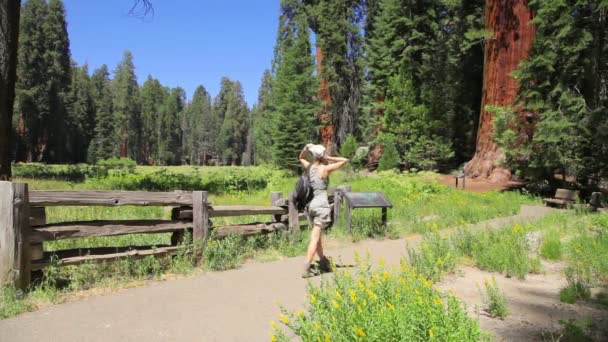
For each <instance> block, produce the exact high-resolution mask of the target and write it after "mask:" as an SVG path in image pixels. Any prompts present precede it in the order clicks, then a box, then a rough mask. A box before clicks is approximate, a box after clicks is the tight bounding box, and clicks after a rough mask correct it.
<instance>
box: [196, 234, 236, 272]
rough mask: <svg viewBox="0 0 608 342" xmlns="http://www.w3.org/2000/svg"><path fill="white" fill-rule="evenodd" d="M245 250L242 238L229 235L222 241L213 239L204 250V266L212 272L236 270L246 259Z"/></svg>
mask: <svg viewBox="0 0 608 342" xmlns="http://www.w3.org/2000/svg"><path fill="white" fill-rule="evenodd" d="M244 250H245V245H244V244H243V238H242V237H241V236H238V235H229V236H227V237H225V238H223V239H221V240H218V239H215V238H213V237H212V238H211V239H209V241H207V244H206V245H205V248H204V250H203V266H204V267H205V269H207V270H212V271H225V270H229V269H233V268H236V267H238V266H239V265H240V264H241V262H243V260H244V258H245V255H244V254H245V253H244Z"/></svg>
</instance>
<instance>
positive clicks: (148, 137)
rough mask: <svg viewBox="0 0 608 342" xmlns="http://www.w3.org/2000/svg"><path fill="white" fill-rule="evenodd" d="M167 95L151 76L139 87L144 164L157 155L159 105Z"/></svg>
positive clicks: (153, 160) (154, 160) (151, 160)
mask: <svg viewBox="0 0 608 342" xmlns="http://www.w3.org/2000/svg"><path fill="white" fill-rule="evenodd" d="M167 95H168V93H167V90H166V89H165V88H163V86H162V85H161V84H160V82H159V81H158V80H157V79H155V78H153V77H152V76H148V79H147V80H146V81H145V82H144V84H143V86H142V88H141V120H142V122H141V123H142V126H141V127H142V131H141V147H142V151H141V152H142V160H143V162H145V163H146V164H154V163H155V162H156V158H157V156H158V144H159V139H160V121H161V120H160V118H161V107H162V104H163V103H164V101H165V98H166V97H167Z"/></svg>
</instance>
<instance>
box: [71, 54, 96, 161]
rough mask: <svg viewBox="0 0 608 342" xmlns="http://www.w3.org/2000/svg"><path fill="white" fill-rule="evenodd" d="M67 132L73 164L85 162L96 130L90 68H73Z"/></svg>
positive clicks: (85, 66)
mask: <svg viewBox="0 0 608 342" xmlns="http://www.w3.org/2000/svg"><path fill="white" fill-rule="evenodd" d="M67 99H68V101H67V103H68V111H67V122H66V125H67V128H68V129H67V132H66V138H65V142H66V143H67V149H68V153H69V156H70V158H69V160H70V161H72V162H79V163H82V162H85V161H86V160H87V150H88V148H89V144H90V143H91V140H92V139H93V133H94V129H95V115H96V113H95V111H96V108H95V101H94V98H93V86H92V84H91V79H90V78H89V71H88V66H87V65H86V64H85V65H83V66H82V67H77V66H76V65H74V66H73V67H72V82H71V89H70V93H69V95H68V97H67Z"/></svg>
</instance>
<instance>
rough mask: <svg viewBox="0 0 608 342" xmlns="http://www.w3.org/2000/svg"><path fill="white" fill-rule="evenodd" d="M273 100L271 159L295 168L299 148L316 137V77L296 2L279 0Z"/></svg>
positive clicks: (284, 165)
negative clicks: (279, 10) (279, 11)
mask: <svg viewBox="0 0 608 342" xmlns="http://www.w3.org/2000/svg"><path fill="white" fill-rule="evenodd" d="M278 32H279V36H278V38H277V45H276V46H277V49H276V51H275V59H274V65H275V73H276V76H275V78H274V80H273V83H272V103H273V106H274V108H275V110H276V111H275V113H274V115H273V118H274V126H273V127H274V132H275V134H274V139H273V162H274V164H276V165H278V166H279V167H282V168H285V169H289V170H292V171H296V170H298V169H299V167H300V164H299V162H298V159H297V156H298V152H299V151H300V150H301V149H302V147H303V146H304V145H305V144H306V143H309V142H311V141H314V137H315V135H316V134H315V125H314V123H315V112H316V109H317V106H316V103H315V102H316V101H315V86H316V82H315V78H314V77H313V70H314V65H313V60H312V57H311V54H310V52H311V51H310V49H311V45H310V40H309V33H308V27H307V23H306V20H305V17H304V15H303V11H302V8H301V7H300V6H299V3H298V2H297V1H292V0H284V1H282V2H281V17H280V20H279V30H278Z"/></svg>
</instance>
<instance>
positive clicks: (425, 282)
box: [424, 280, 433, 288]
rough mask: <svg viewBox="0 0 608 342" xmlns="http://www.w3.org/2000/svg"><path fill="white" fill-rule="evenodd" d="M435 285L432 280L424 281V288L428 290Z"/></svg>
mask: <svg viewBox="0 0 608 342" xmlns="http://www.w3.org/2000/svg"><path fill="white" fill-rule="evenodd" d="M432 285H433V282H432V281H430V280H425V281H424V287H426V288H430V287H431V286H432Z"/></svg>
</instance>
